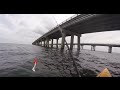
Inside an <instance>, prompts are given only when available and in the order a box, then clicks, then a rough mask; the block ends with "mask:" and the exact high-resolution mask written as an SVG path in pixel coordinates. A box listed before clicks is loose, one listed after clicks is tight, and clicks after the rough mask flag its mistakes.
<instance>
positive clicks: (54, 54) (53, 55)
mask: <svg viewBox="0 0 120 90" xmlns="http://www.w3.org/2000/svg"><path fill="white" fill-rule="evenodd" d="M44 50H45V52H46V53H48V54H47V55H46V57H47V59H48V60H49V58H50V62H48V61H47V62H44V64H45V66H47V67H48V69H50V70H58V71H59V73H61V76H62V77H76V76H77V74H76V71H75V67H74V65H73V60H72V58H71V57H70V54H69V51H68V50H66V49H65V50H60V49H55V48H44ZM81 54H82V53H81V51H79V50H77V51H76V50H73V51H72V55H73V59H74V60H75V62H76V65H77V68H78V71H79V73H80V76H81V77H96V76H97V73H96V72H95V71H94V70H92V69H91V68H88V67H83V66H84V58H79V57H80V55H81ZM82 55H83V54H82ZM53 67H54V68H53Z"/></svg>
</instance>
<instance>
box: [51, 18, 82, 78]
mask: <svg viewBox="0 0 120 90" xmlns="http://www.w3.org/2000/svg"><path fill="white" fill-rule="evenodd" d="M53 19H54V20H55V22H56V24H57V26H58V29H59V30H60V32H61V36H62V34H63V32H62V31H63V30H62V28H61V27H60V25H58V23H57V21H56V19H55V18H54V16H53ZM65 43H66V46H67V48H68V51H69V55H70V57H71V58H70V59H72V61H73V66H74V67H75V71H76V73H77V76H78V77H81V76H80V74H79V71H78V68H77V65H76V62H75V60H74V58H73V55H72V52H71V50H70V48H69V46H68V43H67V41H66V39H65Z"/></svg>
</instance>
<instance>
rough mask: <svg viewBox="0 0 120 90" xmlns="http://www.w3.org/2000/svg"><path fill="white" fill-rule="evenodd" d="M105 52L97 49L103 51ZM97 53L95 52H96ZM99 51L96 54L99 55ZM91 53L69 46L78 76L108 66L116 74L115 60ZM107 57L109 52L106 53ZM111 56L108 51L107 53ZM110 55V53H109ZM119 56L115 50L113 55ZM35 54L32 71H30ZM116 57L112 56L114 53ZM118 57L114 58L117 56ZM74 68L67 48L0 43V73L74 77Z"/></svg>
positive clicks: (94, 73)
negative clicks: (72, 48) (34, 67)
mask: <svg viewBox="0 0 120 90" xmlns="http://www.w3.org/2000/svg"><path fill="white" fill-rule="evenodd" d="M104 53H105V52H99V54H100V55H104ZM99 54H97V55H99ZM100 55H99V56H100ZM99 56H95V55H94V53H92V52H90V51H89V52H88V51H84V50H82V51H80V52H78V51H77V50H76V49H74V50H73V57H74V60H75V61H76V63H77V67H78V70H79V73H80V75H81V76H82V77H96V76H97V74H98V73H100V72H101V70H102V69H104V68H105V67H108V68H109V70H110V72H111V74H112V76H114V77H119V76H120V63H119V61H118V62H117V63H116V62H112V61H110V60H107V59H108V58H107V57H106V58H105V57H102V58H101V57H99ZM106 56H108V57H109V54H107V53H106ZM110 56H111V55H110ZM113 56H114V55H113ZM117 56H118V57H119V54H118V55H117ZM35 57H37V58H38V64H37V66H36V69H35V70H36V72H33V71H32V68H33V66H34V63H33V61H34V58H35ZM115 57H116V56H115ZM117 59H118V58H117ZM75 76H76V71H75V69H74V66H73V62H72V59H71V58H70V56H69V54H68V51H67V50H64V51H61V50H59V49H55V48H53V49H52V48H44V47H40V46H34V45H24V44H5V43H4V44H0V77H75Z"/></svg>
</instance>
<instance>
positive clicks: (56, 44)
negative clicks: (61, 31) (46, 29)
mask: <svg viewBox="0 0 120 90" xmlns="http://www.w3.org/2000/svg"><path fill="white" fill-rule="evenodd" d="M58 40H59V39H56V48H58Z"/></svg>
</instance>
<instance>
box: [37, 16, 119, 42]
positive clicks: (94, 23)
mask: <svg viewBox="0 0 120 90" xmlns="http://www.w3.org/2000/svg"><path fill="white" fill-rule="evenodd" d="M61 27H62V29H63V30H64V32H65V34H66V36H71V35H76V36H80V35H81V34H85V33H93V32H102V31H113V30H120V14H101V15H98V16H95V17H91V18H88V19H85V20H83V21H79V22H77V23H74V24H71V25H68V26H66V27H65V26H63V25H62V26H61ZM60 37H62V34H61V32H60V30H59V29H58V28H56V30H52V31H50V32H48V33H47V34H45V35H43V36H42V37H41V38H39V39H38V40H37V41H41V40H46V38H49V39H58V38H60Z"/></svg>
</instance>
